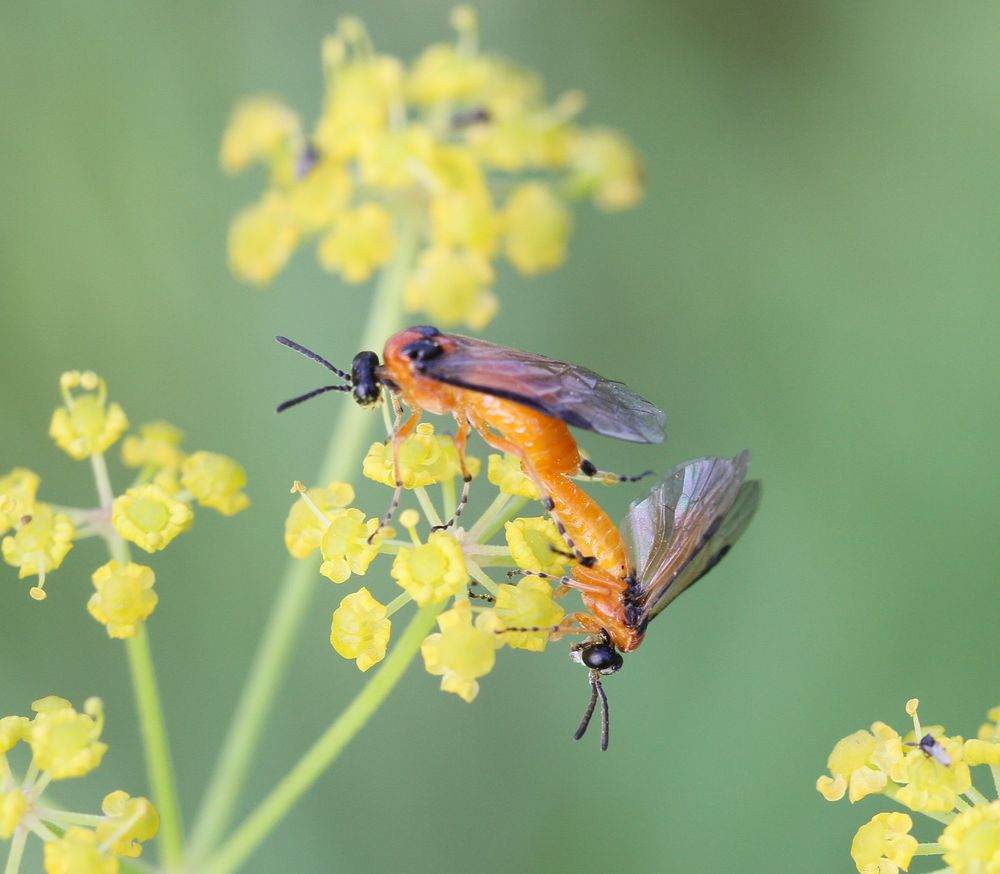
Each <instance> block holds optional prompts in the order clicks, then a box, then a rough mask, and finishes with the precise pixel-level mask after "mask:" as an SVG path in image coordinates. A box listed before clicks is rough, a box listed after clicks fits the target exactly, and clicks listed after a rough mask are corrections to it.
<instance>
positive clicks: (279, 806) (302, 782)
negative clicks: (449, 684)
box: [201, 603, 445, 874]
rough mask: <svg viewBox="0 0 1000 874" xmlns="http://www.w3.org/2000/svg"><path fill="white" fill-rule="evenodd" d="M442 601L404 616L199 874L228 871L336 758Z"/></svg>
mask: <svg viewBox="0 0 1000 874" xmlns="http://www.w3.org/2000/svg"><path fill="white" fill-rule="evenodd" d="M444 606H445V605H444V604H443V603H442V604H431V605H428V606H427V607H423V608H421V609H420V610H419V611H418V612H417V613H416V614H415V615H414V617H413V619H411V620H410V624H409V625H408V626H407V627H406V630H405V631H404V632H403V634H402V636H401V637H400V638H399V641H398V642H397V643H396V645H395V647H393V649H392V652H390V653H389V655H388V656H387V657H386V660H385V661H384V662H383V663H382V667H380V668H379V669H378V673H376V674H375V676H374V677H372V679H371V680H370V681H369V682H368V684H367V685H365V687H364V688H363V689H362V690H361V691H360V692H359V693H358V694H357V696H355V698H354V700H353V701H352V702H351V703H350V704H349V705H348V706H347V709H346V710H344V712H343V713H342V714H341V715H340V716H339V717H338V718H337V719H336V720H335V721H334V722H333V723H332V724H331V725H330V727H329V728H327V730H326V731H325V732H324V733H323V734H322V735H321V736H320V738H319V740H317V741H316V743H314V744H313V745H312V747H310V748H309V750H308V751H307V752H306V754H305V755H304V756H303V757H302V758H301V759H300V760H299V761H298V763H297V764H296V765H295V767H294V768H292V770H291V771H289V772H288V774H287V775H286V776H285V777H284V779H283V780H282V781H281V782H280V783H278V785H277V786H275V787H274V789H273V790H272V791H271V793H270V794H269V795H268V796H267V797H266V798H265V799H264V800H263V801H262V802H261V803H260V804H259V805H258V806H257V808H256V810H254V811H253V813H251V814H250V816H249V817H247V819H246V821H245V822H244V823H243V824H242V825H241V826H240V827H239V828H238V829H237V830H236V832H235V833H234V834H233V835H232V837H230V838H229V840H228V841H226V842H225V843H224V844H223V845H222V847H221V848H220V849H219V851H218V852H217V853H216V854H215V855H214V856H212V857H210V858H209V860H208V862H207V863H206V864H205V865H204V866H203V867H202V868H201V871H202V874H230V872H231V871H235V870H236V869H237V868H239V866H240V865H241V864H242V863H243V862H245V861H246V860H247V858H249V856H250V854H251V853H253V851H254V850H255V849H257V847H258V846H260V844H261V842H262V841H263V840H264V839H265V838H266V837H267V836H268V834H270V832H271V830H272V829H273V828H274V826H275V825H276V824H277V823H278V822H280V821H281V819H282V818H283V817H284V816H285V814H287V813H288V811H289V810H290V809H291V808H292V806H293V805H294V804H295V803H296V802H297V801H298V800H299V799H300V798H301V797H302V796H303V795H304V794H305V793H306V792H307V791H308V790H309V788H310V787H311V786H312V785H313V783H315V782H316V780H317V779H319V777H320V776H321V775H322V774H323V772H324V771H325V770H326V769H327V768H329V767H330V765H331V764H332V763H333V762H334V761H336V759H337V757H338V756H339V755H340V753H341V752H342V751H343V749H344V747H346V746H347V744H348V743H349V742H350V741H351V740H352V739H353V738H354V736H355V735H356V734H357V733H358V732H359V731H361V729H362V728H364V726H365V724H366V723H367V722H368V720H369V719H370V718H371V716H372V714H373V713H374V712H375V711H376V710H377V709H378V707H379V705H381V703H382V702H383V701H384V700H385V698H386V697H387V696H388V694H389V693H390V692H391V691H392V690H393V688H394V687H395V686H396V684H397V683H398V682H399V681H400V679H402V677H403V674H404V673H405V672H406V669H407V668H408V667H409V665H410V663H411V662H412V661H413V659H414V657H415V656H416V655H417V653H418V652H419V651H420V644H421V643H422V642H423V639H424V638H425V637H426V636H427V634H428V632H429V631H430V630H431V628H432V627H433V626H434V620H435V619H436V618H437V615H438V613H440V612H441V610H443V609H444Z"/></svg>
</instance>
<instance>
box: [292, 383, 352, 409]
mask: <svg viewBox="0 0 1000 874" xmlns="http://www.w3.org/2000/svg"><path fill="white" fill-rule="evenodd" d="M350 390H351V387H350V386H349V385H324V386H323V387H322V388H314V389H313V390H312V391H307V392H306V393H305V394H304V395H299V396H298V397H297V398H292V399H291V400H290V401H285V402H284V403H283V404H278V406H277V407H275V408H274V412H276V413H283V412H285V410H287V409H288V408H289V407H294V406H295V405H296V404H301V403H302V402H303V401H308V400H309V399H310V398H314V397H316V395H321V394H323V393H324V392H328V391H350Z"/></svg>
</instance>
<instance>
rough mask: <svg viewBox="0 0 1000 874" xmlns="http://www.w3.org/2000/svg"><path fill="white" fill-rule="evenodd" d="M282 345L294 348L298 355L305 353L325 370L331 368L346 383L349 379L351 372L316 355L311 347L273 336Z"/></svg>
mask: <svg viewBox="0 0 1000 874" xmlns="http://www.w3.org/2000/svg"><path fill="white" fill-rule="evenodd" d="M274 339H275V340H277V341H278V342H279V343H280V344H281V345H282V346H287V347H288V348H289V349H294V350H295V351H296V352H298V353H299V354H300V355H305V356H306V358H311V359H312V360H313V361H317V362H319V363H320V364H322V365H323V366H324V367H325V368H326V369H327V370H331V371H333V372H334V373H336V374H337V376H339V377H340V378H341V379H342V380H344V381H345V382H347V383H350V381H351V374H349V373H345V372H344V371H343V370H341V369H340V368H339V367H334V366H333V365H332V364H331V363H330V362H329V361H327V360H326V359H325V358H324V357H323V356H322V355H317V354H316V353H315V352H313V351H312V349H306V347H305V346H300V345H299V344H298V343H296V342H295V341H294V340H289V339H288V338H287V337H275V338H274Z"/></svg>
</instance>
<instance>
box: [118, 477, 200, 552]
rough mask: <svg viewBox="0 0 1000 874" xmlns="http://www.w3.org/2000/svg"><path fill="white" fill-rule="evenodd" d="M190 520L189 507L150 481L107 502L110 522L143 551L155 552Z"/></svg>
mask: <svg viewBox="0 0 1000 874" xmlns="http://www.w3.org/2000/svg"><path fill="white" fill-rule="evenodd" d="M193 520H194V514H193V513H192V512H191V508H190V507H189V506H188V505H187V504H185V503H182V502H181V501H177V500H175V499H174V498H172V497H171V496H170V495H169V494H168V493H167V492H166V490H164V489H163V488H161V487H160V486H158V485H155V484H150V485H146V486H139V487H138V488H135V489H129V490H128V491H127V492H125V494H124V495H119V496H118V497H117V498H115V500H114V503H113V504H112V505H111V524H112V525H114V526H115V530H116V531H117V532H118V533H119V534H120V535H121V536H122V537H124V538H125V539H126V540H128V541H131V542H132V543H134V544H136V546H138V547H140V548H141V549H144V550H145V551H146V552H158V551H159V550H161V549H163V548H164V547H165V546H166V545H167V544H168V543H170V541H171V540H173V539H174V538H175V537H176V536H177V535H178V534H181V533H183V532H184V531H187V530H188V528H190V527H191V523H192V521H193Z"/></svg>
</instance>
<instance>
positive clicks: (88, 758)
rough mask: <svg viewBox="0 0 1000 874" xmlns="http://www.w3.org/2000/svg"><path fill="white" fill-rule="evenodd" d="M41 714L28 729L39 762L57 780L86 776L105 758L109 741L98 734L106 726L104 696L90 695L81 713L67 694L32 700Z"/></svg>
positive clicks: (26, 734) (38, 713)
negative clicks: (103, 741) (61, 696)
mask: <svg viewBox="0 0 1000 874" xmlns="http://www.w3.org/2000/svg"><path fill="white" fill-rule="evenodd" d="M31 709H32V710H34V711H35V713H36V714H37V715H36V716H35V718H34V719H33V720H31V722H30V723H29V724H28V726H27V728H26V729H25V740H26V741H27V742H28V745H29V746H30V747H31V753H32V755H33V756H34V762H35V764H36V765H37V766H38V767H39V768H40V769H41V770H43V771H48V772H49V773H50V774H52V778H53V779H55V780H65V779H66V778H67V777H82V776H83V775H84V774H87V773H89V772H90V771H92V770H94V768H96V767H97V766H98V765H99V764H100V763H101V759H102V758H104V753H105V752H106V751H107V749H108V747H107V744H104V743H101V741H100V740H98V738H100V736H101V730H102V729H103V728H104V707H103V705H102V704H101V699H100V698H88V699H87V700H86V701H85V702H84V705H83V713H78V712H77V711H76V710H75V709H74V708H73V706H72V705H71V704H70V703H69V701H67V700H66V699H65V698H58V697H56V696H54V695H50V696H48V697H47V698H39V699H38V700H37V701H35V702H34V703H32V705H31Z"/></svg>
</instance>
